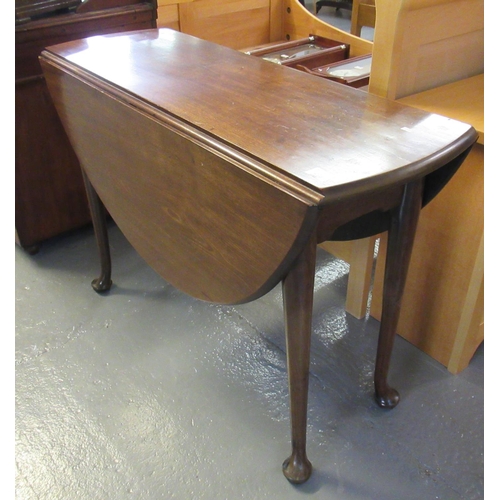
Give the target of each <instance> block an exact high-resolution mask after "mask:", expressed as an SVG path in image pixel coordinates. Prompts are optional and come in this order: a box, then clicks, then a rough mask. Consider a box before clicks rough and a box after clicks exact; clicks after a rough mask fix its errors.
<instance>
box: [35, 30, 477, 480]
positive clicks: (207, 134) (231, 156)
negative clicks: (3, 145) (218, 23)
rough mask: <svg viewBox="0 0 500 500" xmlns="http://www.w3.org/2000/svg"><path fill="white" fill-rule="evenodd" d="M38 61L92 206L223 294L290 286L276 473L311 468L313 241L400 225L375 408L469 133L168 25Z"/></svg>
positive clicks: (79, 45) (158, 259)
mask: <svg viewBox="0 0 500 500" xmlns="http://www.w3.org/2000/svg"><path fill="white" fill-rule="evenodd" d="M41 62H42V66H43V68H44V73H45V76H46V78H47V83H48V86H49V88H50V91H51V95H52V97H53V101H54V103H55V106H56V108H57V110H58V113H59V115H60V117H61V120H62V122H63V124H64V126H65V129H66V131H67V133H68V137H69V138H70V140H71V143H72V145H73V147H74V150H75V152H76V154H77V156H78V158H79V160H80V163H81V165H82V168H83V169H84V171H85V175H86V176H88V179H89V183H90V186H91V189H89V192H90V193H91V196H92V197H95V200H97V201H95V206H96V207H97V208H98V210H96V212H97V213H99V211H100V209H99V207H100V203H101V202H100V200H102V202H103V204H104V206H105V207H106V208H107V209H108V210H109V211H110V213H111V215H112V216H113V218H114V219H115V221H116V222H117V224H118V226H119V227H120V228H121V229H122V231H123V233H124V234H125V236H126V237H127V238H128V239H129V240H130V242H131V243H132V245H133V246H134V247H135V248H136V249H137V251H138V252H139V253H140V254H141V255H142V256H143V257H144V259H145V260H146V261H147V262H148V263H149V264H150V265H151V266H152V267H153V268H154V269H156V271H157V272H158V273H159V274H160V275H161V276H163V277H164V278H165V279H166V280H167V281H169V282H170V283H172V284H173V285H174V286H176V287H178V288H180V289H182V290H184V291H186V292H187V293H189V294H191V295H193V296H194V297H198V298H201V299H204V300H209V301H214V302H220V303H231V302H233V303H234V302H244V301H248V300H253V299H256V298H258V297H259V296H261V295H262V294H264V293H266V291H268V290H270V289H271V288H272V287H274V286H275V285H276V284H278V283H279V282H280V281H282V282H283V294H284V309H285V330H286V338H287V357H288V375H289V386H290V408H291V424H292V453H291V456H290V457H289V458H288V459H287V460H286V461H285V463H284V465H283V472H284V474H285V476H286V477H287V478H288V479H289V480H290V481H291V482H293V483H300V482H304V481H306V480H307V479H308V478H309V476H310V474H311V470H312V468H311V464H310V462H309V460H308V458H307V454H306V427H307V426H306V422H307V420H306V416H307V389H308V370H309V351H310V338H311V317H312V303H313V290H314V266H315V254H316V245H317V244H318V243H319V242H321V241H325V240H328V239H335V238H338V239H348V238H354V239H355V238H361V237H366V236H369V235H370V234H378V233H379V232H381V231H384V230H387V229H389V230H390V234H391V236H390V238H391V244H390V246H391V247H390V252H389V253H388V258H389V259H390V261H391V262H390V263H388V274H387V277H386V282H387V283H386V294H385V297H384V299H385V304H384V312H383V320H382V325H381V336H380V343H379V350H378V353H377V361H376V381H375V385H376V396H377V400H378V402H379V404H380V405H381V406H385V407H393V406H395V404H396V403H397V401H398V398H399V396H398V395H397V392H396V391H395V389H392V387H390V386H389V385H388V384H387V376H388V371H389V361H390V356H391V351H392V343H393V339H394V335H395V326H396V323H397V317H398V314H399V304H400V299H401V295H402V292H403V288H404V281H405V276H406V269H407V266H408V262H409V258H410V255H411V248H412V241H413V235H414V232H415V227H416V225H417V222H418V215H419V212H420V208H421V206H422V203H423V200H426V199H427V198H426V194H425V190H426V189H427V190H428V192H429V193H430V194H431V195H435V194H436V193H437V192H438V191H439V189H441V188H442V186H443V184H445V183H446V182H447V180H448V179H449V176H450V175H451V174H452V173H453V172H454V171H455V170H456V168H457V167H458V165H459V164H460V162H461V161H463V158H464V157H465V156H466V154H467V151H468V149H469V148H470V147H471V145H472V144H473V143H474V142H475V140H476V137H477V133H476V131H475V130H474V129H473V128H472V127H471V126H469V125H466V124H464V123H459V122H455V121H453V120H449V119H447V118H443V117H440V116H437V115H432V114H428V113H425V112H421V111H419V110H417V109H413V108H408V107H405V106H402V105H399V104H396V103H394V102H390V101H388V100H385V99H382V98H379V97H377V96H372V95H368V94H365V93H363V92H360V91H357V90H355V89H352V88H349V87H346V86H343V85H341V84H337V83H333V82H329V81H326V80H323V79H318V78H314V77H312V76H310V75H307V74H305V73H301V72H298V71H296V70H293V69H290V68H286V67H282V66H280V65H275V64H273V63H269V62H266V61H262V60H260V59H259V58H256V57H253V56H249V55H245V54H242V53H239V52H235V51H233V50H230V49H227V48H224V47H221V46H218V45H214V44H212V43H208V42H204V41H202V40H199V39H196V38H194V37H190V36H188V35H184V34H181V33H176V32H173V31H170V30H148V31H144V32H140V33H135V34H126V35H120V36H107V37H99V38H94V39H87V40H82V41H77V42H71V43H67V44H63V45H59V46H56V47H51V48H49V49H48V50H46V51H44V53H43V54H42V57H41ZM440 171H442V172H444V173H445V174H444V175H436V174H435V173H436V172H438V173H439V172H440ZM94 190H95V191H94ZM95 223H96V226H97V228H96V229H97V235H98V238H100V249H101V255H103V251H102V249H104V260H105V259H107V258H108V257H107V255H108V254H107V253H106V252H108V251H109V246H108V245H107V241H106V239H105V235H103V234H102V233H103V225H102V224H101V222H100V220H99V216H96V221H95ZM104 264H105V265H104V269H105V270H106V269H108V270H110V266H109V267H106V266H107V264H106V262H104ZM104 274H106V272H105V273H104ZM108 274H109V273H108ZM106 279H107V280H109V279H110V276H108V275H107V274H106Z"/></svg>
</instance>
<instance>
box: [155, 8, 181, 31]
mask: <svg viewBox="0 0 500 500" xmlns="http://www.w3.org/2000/svg"><path fill="white" fill-rule="evenodd" d="M156 24H157V26H158V27H159V28H170V29H173V30H176V31H180V24H179V7H178V5H177V4H175V5H162V6H161V7H160V6H158V19H157V20H156Z"/></svg>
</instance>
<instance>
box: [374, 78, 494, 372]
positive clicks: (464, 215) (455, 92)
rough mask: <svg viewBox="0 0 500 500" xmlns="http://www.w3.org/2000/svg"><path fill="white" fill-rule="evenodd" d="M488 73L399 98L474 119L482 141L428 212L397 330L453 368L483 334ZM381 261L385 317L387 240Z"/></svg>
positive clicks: (377, 290)
mask: <svg viewBox="0 0 500 500" xmlns="http://www.w3.org/2000/svg"><path fill="white" fill-rule="evenodd" d="M483 86H484V75H478V76H475V77H471V78H467V79H465V80H460V81H458V82H455V83H450V84H448V85H444V86H442V87H438V88H436V89H432V90H428V91H426V92H422V93H419V94H415V95H412V96H409V97H406V98H404V99H401V102H404V103H405V104H408V105H410V106H415V107H416V108H420V109H424V110H426V111H429V112H435V113H439V114H441V115H444V116H448V117H450V118H454V119H457V120H462V121H465V122H467V123H471V124H473V125H474V126H475V127H476V130H477V131H478V132H479V139H478V142H477V144H476V145H475V146H474V148H473V149H472V151H471V153H470V155H469V156H468V157H467V160H466V161H465V162H464V164H463V165H462V167H461V169H460V171H459V172H458V173H457V175H456V176H455V177H454V178H453V179H452V180H451V181H450V182H449V184H448V185H447V186H446V187H445V188H444V189H443V192H442V193H441V194H440V196H439V197H438V198H437V199H436V200H435V201H433V203H431V204H430V205H429V206H428V207H426V209H424V210H423V211H422V214H421V217H420V220H419V225H418V229H417V234H416V240H415V245H414V250H413V255H412V259H411V263H410V269H409V273H408V279H407V283H406V289H405V293H404V296H403V303H402V307H401V316H400V319H399V323H398V327H397V332H398V333H399V334H400V335H401V336H403V337H404V338H405V339H407V340H409V341H410V342H411V343H412V344H414V345H416V346H417V347H419V348H420V349H422V350H423V351H424V352H426V353H427V354H429V355H430V356H432V357H433V358H434V359H436V360H438V361H439V362H441V363H442V364H443V365H445V366H446V367H447V368H448V370H449V371H450V372H452V373H458V372H460V371H461V370H463V369H464V368H465V367H466V366H467V365H468V364H469V361H470V360H471V358H472V356H473V355H474V353H475V351H476V349H477V347H478V346H479V344H480V343H481V342H482V341H483V339H484V324H483V321H484V311H483V306H484V248H483V247H484V242H483V240H484V228H483V227H484V226H483V218H484V118H483V109H484V97H483V96H484V94H483ZM386 241H387V239H386V238H385V237H384V238H382V241H381V248H380V254H381V256H382V258H381V260H380V261H379V262H377V266H376V273H375V283H374V290H373V300H372V304H371V315H372V316H374V317H375V318H377V319H380V317H381V312H382V304H381V302H382V286H383V285H382V282H383V273H384V259H383V256H384V255H385V245H386Z"/></svg>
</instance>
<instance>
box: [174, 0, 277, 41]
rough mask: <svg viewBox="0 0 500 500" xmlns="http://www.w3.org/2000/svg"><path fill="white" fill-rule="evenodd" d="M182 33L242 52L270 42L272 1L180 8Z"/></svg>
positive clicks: (201, 2) (213, 0)
mask: <svg viewBox="0 0 500 500" xmlns="http://www.w3.org/2000/svg"><path fill="white" fill-rule="evenodd" d="M179 18H180V28H181V31H182V32H183V33H188V34H190V35H194V36H197V37H199V38H203V39H204V40H209V41H211V42H215V43H219V44H221V45H225V46H226V47H231V48H233V49H243V48H245V47H252V46H254V45H260V44H263V43H268V42H269V41H270V33H271V27H270V0H226V1H224V2H221V1H220V0H195V1H193V2H190V3H185V4H181V5H179Z"/></svg>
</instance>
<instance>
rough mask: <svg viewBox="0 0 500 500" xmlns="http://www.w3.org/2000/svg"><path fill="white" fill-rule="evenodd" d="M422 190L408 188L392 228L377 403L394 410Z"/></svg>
mask: <svg viewBox="0 0 500 500" xmlns="http://www.w3.org/2000/svg"><path fill="white" fill-rule="evenodd" d="M422 189H423V181H422V180H419V181H415V182H413V183H411V184H407V185H406V187H405V191H404V195H403V200H402V202H401V205H400V206H399V209H398V210H395V211H394V213H393V215H392V218H391V225H390V228H389V234H388V247H387V257H386V261H387V262H386V267H385V276H384V291H383V306H382V317H381V320H380V334H379V340H378V349H377V359H376V363H375V399H376V400H377V403H378V405H379V406H381V407H382V408H394V407H395V406H396V405H397V404H398V402H399V394H398V392H397V391H396V390H395V389H393V388H392V387H390V386H389V384H388V383H387V375H388V372H389V363H390V358H391V353H392V348H393V345H394V337H395V336H396V328H397V324H398V319H399V313H400V310H401V300H402V297H403V291H404V285H405V281H406V275H407V272H408V267H409V264H410V257H411V250H412V247H413V240H414V239H415V232H416V229H417V223H418V218H419V215H420V209H421V206H422Z"/></svg>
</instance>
